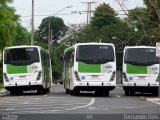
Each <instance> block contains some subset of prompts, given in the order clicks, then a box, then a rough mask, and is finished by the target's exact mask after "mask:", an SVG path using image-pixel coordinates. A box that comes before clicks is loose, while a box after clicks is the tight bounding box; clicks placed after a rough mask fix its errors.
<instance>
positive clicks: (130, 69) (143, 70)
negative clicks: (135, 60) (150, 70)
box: [126, 64, 147, 74]
mask: <svg viewBox="0 0 160 120" xmlns="http://www.w3.org/2000/svg"><path fill="white" fill-rule="evenodd" d="M126 69H127V73H128V74H147V66H135V65H131V64H126Z"/></svg>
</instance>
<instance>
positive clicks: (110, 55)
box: [76, 45, 114, 64]
mask: <svg viewBox="0 0 160 120" xmlns="http://www.w3.org/2000/svg"><path fill="white" fill-rule="evenodd" d="M76 61H81V62H85V63H87V64H104V63H107V62H112V61H114V50H113V47H112V46H111V45H80V46H78V47H77V53H76Z"/></svg>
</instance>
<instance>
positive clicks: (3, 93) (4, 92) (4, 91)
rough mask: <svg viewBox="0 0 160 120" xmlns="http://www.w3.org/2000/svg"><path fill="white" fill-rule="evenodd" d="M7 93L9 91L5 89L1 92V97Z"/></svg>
mask: <svg viewBox="0 0 160 120" xmlns="http://www.w3.org/2000/svg"><path fill="white" fill-rule="evenodd" d="M7 93H8V91H7V90H6V89H5V88H3V89H1V90H0V96H1V95H5V94H7Z"/></svg>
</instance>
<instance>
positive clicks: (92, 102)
mask: <svg viewBox="0 0 160 120" xmlns="http://www.w3.org/2000/svg"><path fill="white" fill-rule="evenodd" d="M94 102H95V98H92V100H91V101H90V103H88V104H87V105H84V106H78V107H74V108H70V109H65V110H75V109H79V108H85V107H88V106H91V105H93V104H94Z"/></svg>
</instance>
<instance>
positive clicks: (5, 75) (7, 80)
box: [3, 73, 9, 82]
mask: <svg viewBox="0 0 160 120" xmlns="http://www.w3.org/2000/svg"><path fill="white" fill-rule="evenodd" d="M3 75H4V79H5V81H6V82H9V79H8V76H7V74H6V73H4V74H3Z"/></svg>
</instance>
